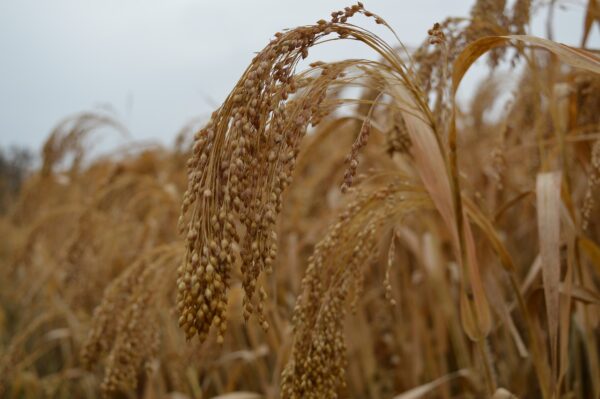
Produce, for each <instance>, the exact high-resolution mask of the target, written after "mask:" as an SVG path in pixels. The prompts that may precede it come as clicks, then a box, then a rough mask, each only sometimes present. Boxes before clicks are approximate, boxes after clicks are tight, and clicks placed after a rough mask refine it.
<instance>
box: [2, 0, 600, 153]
mask: <svg viewBox="0 0 600 399" xmlns="http://www.w3.org/2000/svg"><path fill="white" fill-rule="evenodd" d="M363 2H364V3H365V5H366V7H367V8H369V9H370V10H372V11H374V12H376V13H378V14H381V15H382V16H384V17H385V18H386V19H387V20H388V22H389V23H390V24H391V25H392V26H394V27H395V29H396V31H397V33H398V35H399V37H400V38H401V39H402V40H403V42H404V43H405V44H407V45H411V46H414V45H417V44H419V43H420V42H421V41H422V40H423V39H424V38H425V36H426V32H427V29H429V28H430V27H431V26H432V25H433V23H434V22H436V21H441V20H443V19H444V18H445V17H446V16H450V15H454V16H467V15H468V11H469V8H470V5H471V3H472V1H469V0H456V1H454V0H452V1H451V0H417V1H415V0H411V1H403V0H395V1H391V0H390V1H376V0H365V1H363ZM349 3H350V0H331V1H324V0H304V1H292V0H286V1H282V0H268V1H241V0H240V1H224V0H220V1H217V0H214V1H192V0H170V1H158V0H144V1H142V0H53V1H50V0H44V1H42V0H0V145H1V146H6V145H9V144H19V145H27V146H29V147H32V148H35V149H37V148H38V147H39V146H40V145H41V143H42V142H43V140H44V139H45V137H46V136H47V134H48V132H49V131H50V129H51V128H52V127H53V126H54V125H55V124H56V123H57V122H58V121H59V120H60V119H62V118H63V117H65V116H68V115H69V114H72V113H75V112H78V111H83V110H90V109H94V108H95V107H98V106H102V105H110V106H111V107H112V108H114V109H115V111H116V113H117V115H118V116H119V117H120V120H121V121H123V122H124V123H125V124H126V126H127V127H128V128H129V130H130V131H131V133H132V136H133V139H135V140H147V139H153V140H158V141H160V142H163V143H171V142H172V139H173V137H174V135H175V133H176V132H177V131H178V130H179V129H180V128H181V127H182V126H183V125H184V124H185V123H186V122H188V121H189V120H190V119H191V118H193V117H197V116H202V115H207V114H209V113H210V111H211V110H212V109H213V108H214V107H215V106H216V105H218V104H219V103H220V102H221V101H222V100H223V98H224V97H225V95H226V94H227V93H228V91H229V90H230V89H231V88H232V87H233V85H234V84H235V82H236V81H237V79H238V77H239V75H240V74H241V73H242V71H243V70H244V69H245V67H246V66H247V64H248V63H249V61H250V60H251V58H252V56H253V53H254V52H256V51H259V50H260V49H261V48H262V47H264V45H265V44H266V43H267V42H268V40H269V39H270V38H271V37H272V34H273V33H275V32H276V31H278V30H281V29H283V28H286V27H294V26H297V25H303V24H307V23H312V22H315V21H316V20H318V19H321V18H327V17H328V15H329V13H330V12H331V11H333V10H336V9H340V8H343V7H344V6H346V5H348V4H349ZM543 18H545V15H542V16H540V17H538V18H537V19H536V22H535V23H534V26H533V33H535V34H543ZM582 18H583V6H582V5H578V6H571V7H570V9H569V10H567V11H558V12H557V14H556V17H555V23H556V27H557V29H556V39H557V40H559V41H562V42H565V43H567V44H577V43H578V42H579V38H580V37H581V26H582ZM376 32H377V33H384V31H383V30H382V29H377V30H376ZM384 37H389V36H385V34H384ZM599 42H600V40H599V38H598V32H597V31H595V32H594V34H593V35H592V42H591V44H593V45H596V46H597V45H598V43H599ZM311 54H312V57H313V58H312V59H315V60H316V59H342V58H349V57H352V58H357V57H370V56H372V54H371V53H370V51H369V50H368V49H365V48H364V46H363V47H355V46H351V45H343V46H340V45H334V46H327V47H326V48H325V47H324V48H322V49H317V50H316V51H313V52H312V53H311ZM474 75H476V73H475V74H474ZM475 77H476V76H475Z"/></svg>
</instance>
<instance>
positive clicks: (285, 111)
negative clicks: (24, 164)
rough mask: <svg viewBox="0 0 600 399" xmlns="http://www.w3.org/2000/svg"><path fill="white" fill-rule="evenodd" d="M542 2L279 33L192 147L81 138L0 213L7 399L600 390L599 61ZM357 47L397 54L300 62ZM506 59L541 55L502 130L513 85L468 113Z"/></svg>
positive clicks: (1, 356) (89, 128)
mask: <svg viewBox="0 0 600 399" xmlns="http://www.w3.org/2000/svg"><path fill="white" fill-rule="evenodd" d="M595 7H596V6H594V5H593V1H590V2H589V5H588V12H587V15H588V16H587V19H586V21H585V23H584V38H583V44H584V45H585V43H586V38H587V36H588V35H589V32H590V29H591V28H590V26H591V25H592V24H593V21H594V18H596V17H595V11H594V10H595ZM534 9H535V8H534V7H532V4H531V2H529V1H520V0H518V1H516V2H514V3H513V5H512V7H511V8H510V9H508V8H507V7H506V4H505V3H504V2H491V1H477V2H476V4H475V6H474V8H473V10H472V13H471V17H470V18H469V19H459V18H452V19H448V20H447V21H443V22H441V23H439V24H435V25H434V26H433V28H432V29H431V30H430V31H429V35H428V37H427V40H425V41H424V43H423V44H422V45H421V46H420V47H419V48H418V49H416V50H415V51H414V52H412V53H411V54H410V55H409V54H408V53H407V50H406V49H405V48H404V46H402V45H401V43H395V44H394V45H391V44H388V43H386V42H385V41H384V40H382V39H381V37H380V36H378V35H377V34H375V33H374V32H371V31H370V30H367V29H365V28H363V27H362V26H363V25H362V24H363V22H365V21H367V23H368V22H369V21H370V22H375V24H374V25H375V26H378V28H377V29H379V28H382V29H388V30H390V31H391V32H392V34H393V35H395V33H393V30H392V28H391V27H390V26H389V25H388V24H387V23H386V22H385V20H384V19H383V18H381V17H380V16H378V15H376V14H374V13H372V12H370V11H368V10H366V9H365V8H364V6H363V5H362V4H361V3H358V4H356V5H354V6H351V7H347V8H346V9H344V10H342V11H336V12H334V13H332V15H331V18H330V19H328V20H320V21H318V22H317V23H316V24H314V25H306V26H302V27H298V28H295V29H290V30H286V31H284V32H282V33H277V34H276V35H275V37H274V38H273V39H272V41H271V42H270V43H269V44H268V45H267V46H266V47H265V48H264V49H263V50H262V51H260V52H259V53H257V55H256V56H255V57H254V59H253V60H252V62H251V63H250V66H249V67H248V68H247V70H246V71H245V72H244V73H243V75H242V77H241V78H240V80H239V82H238V83H237V84H236V86H235V87H234V88H233V90H232V92H231V94H230V95H229V96H228V97H227V99H226V100H225V102H224V103H223V105H222V106H221V107H219V108H218V109H217V110H216V111H215V112H214V113H213V114H212V117H211V118H210V121H208V123H207V124H206V125H205V126H204V127H202V128H201V129H199V131H198V132H195V126H196V125H197V124H196V122H194V123H192V124H190V125H189V126H187V127H185V128H184V129H182V132H181V134H180V136H179V137H178V139H177V141H176V143H175V146H174V148H173V149H164V148H154V147H151V148H145V149H139V150H137V151H135V150H134V151H128V152H123V153H115V154H114V155H113V156H112V157H103V158H95V159H88V160H86V158H85V157H84V156H85V155H86V153H87V152H86V138H87V137H89V136H90V135H91V134H92V133H93V131H94V130H95V129H98V128H112V129H117V130H119V131H121V130H123V129H122V128H121V125H120V124H119V123H118V122H117V121H115V120H113V119H111V118H108V117H106V116H103V115H95V114H87V113H86V114H80V115H76V116H75V117H73V118H69V119H67V120H65V121H64V122H62V123H61V124H59V125H58V127H57V128H56V129H55V130H54V131H53V133H52V134H51V135H50V138H49V139H48V141H47V144H46V145H45V146H44V149H43V152H42V157H43V162H42V167H41V168H40V169H39V170H38V171H35V172H34V173H33V174H32V175H31V176H29V178H28V179H27V181H26V182H25V184H24V186H23V188H22V190H21V192H20V195H19V197H18V199H17V200H16V201H15V202H14V203H13V204H12V206H11V209H10V210H9V211H8V212H7V213H5V214H3V215H2V216H1V217H0V234H2V237H3V240H2V242H1V243H0V303H1V304H2V307H1V308H0V396H2V397H7V398H13V397H14V398H16V397H32V398H34V397H86V398H92V397H97V396H99V395H104V396H108V397H143V398H153V397H190V398H201V397H213V396H217V395H221V396H217V397H222V398H245V397H248V398H251V397H252V398H254V397H267V398H277V397H284V398H311V397H313V398H335V397H371V398H385V397H395V398H398V399H401V398H402V399H404V398H420V397H431V398H434V397H435V398H437V397H439V398H451V397H493V398H512V397H519V398H538V397H542V398H545V399H552V398H559V397H565V398H566V397H569V398H600V379H599V378H598V375H600V361H599V359H600V352H599V346H598V345H599V340H600V332H599V324H600V312H599V305H600V289H599V284H600V277H599V276H600V274H599V273H600V223H598V220H600V207H599V206H598V201H597V194H598V190H599V187H600V186H599V184H598V181H599V179H598V176H599V173H600V172H599V171H600V166H599V165H600V164H599V159H600V155H599V154H600V151H599V148H600V146H599V145H598V143H599V142H600V133H599V128H600V116H599V115H598V112H597V109H598V104H600V91H599V90H598V88H599V87H600V80H599V79H600V78H599V77H598V73H599V72H600V60H599V59H598V57H597V56H596V55H594V53H593V52H590V51H588V50H586V49H585V48H572V47H568V46H565V45H562V44H559V43H555V42H553V41H550V40H547V39H542V38H536V37H532V36H528V35H526V32H527V30H528V29H527V25H528V23H529V17H530V15H531V13H532V12H533V10H534ZM365 17H366V19H365ZM590 21H591V22H590ZM337 40H355V41H359V42H361V43H362V44H363V45H366V46H368V47H370V48H371V49H372V50H374V52H375V57H374V58H376V59H374V60H362V59H361V60H358V59H352V60H346V61H340V62H334V63H322V62H313V63H312V64H310V66H309V67H307V68H306V69H305V70H297V67H298V65H299V64H300V62H301V60H303V59H305V58H307V57H308V56H309V52H310V50H311V48H312V47H313V46H315V45H319V44H320V43H323V42H328V41H337ZM396 47H397V48H396ZM509 49H510V51H507V50H509ZM484 55H489V57H488V58H489V60H490V65H491V67H493V66H495V65H498V64H499V63H503V62H513V63H517V62H519V63H521V65H523V70H522V72H513V74H514V76H511V78H514V79H515V80H517V81H518V83H519V84H518V85H517V86H516V89H515V91H514V93H513V94H514V95H513V100H512V101H511V102H510V103H509V104H507V105H506V107H505V108H504V109H503V110H502V111H501V112H500V113H499V115H498V116H497V118H496V120H493V121H491V120H490V119H489V118H488V117H486V116H485V115H484V114H485V113H486V112H487V110H488V109H490V108H492V107H494V105H495V104H496V102H497V98H498V96H499V94H501V93H503V92H504V91H505V90H506V89H505V86H504V84H503V82H502V80H500V79H497V78H491V79H490V80H487V81H486V82H484V83H482V85H481V87H480V88H479V89H478V91H477V93H476V94H475V95H474V96H473V102H472V104H470V105H467V106H463V105H459V104H458V103H457V102H456V101H455V96H456V93H457V91H458V88H459V86H460V83H461V81H462V79H463V77H464V76H465V75H466V74H467V73H468V71H469V70H470V68H471V66H472V64H473V63H474V62H475V61H476V60H477V59H479V58H480V57H483V56H484ZM508 55H511V58H510V60H509V59H508ZM505 58H506V60H505ZM492 72H493V69H492ZM492 76H493V75H492ZM348 87H353V88H354V87H359V88H362V89H363V92H362V94H361V95H360V96H359V97H357V98H346V97H345V96H347V95H348V93H349V92H348V91H346V90H345V89H346V88H348ZM341 106H344V107H348V106H353V107H354V108H353V109H354V112H353V113H352V114H345V115H341V114H340V113H338V112H337V109H338V108H339V107H341ZM192 135H193V138H192V137H191V136H192ZM186 169H187V176H186V174H185V172H184V170H186ZM178 215H180V217H179V223H178V225H179V226H177V217H178ZM178 227H179V229H178ZM178 230H179V231H178ZM176 269H177V271H176ZM252 316H253V317H252Z"/></svg>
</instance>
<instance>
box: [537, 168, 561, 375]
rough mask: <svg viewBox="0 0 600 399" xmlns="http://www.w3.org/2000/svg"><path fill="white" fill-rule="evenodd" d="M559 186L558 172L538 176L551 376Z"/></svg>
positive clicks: (555, 332) (557, 279)
mask: <svg viewBox="0 0 600 399" xmlns="http://www.w3.org/2000/svg"><path fill="white" fill-rule="evenodd" d="M560 184H561V174H560V172H548V173H540V174H539V175H538V177H537V181H536V194H537V219H538V236H539V242H540V255H541V259H542V281H543V285H544V297H545V300H546V315H547V318H548V330H549V336H550V350H551V360H552V371H553V375H554V377H556V372H557V354H558V352H557V349H558V347H557V345H558V327H559V319H560V307H559V305H560V304H559V301H560ZM555 381H556V380H555Z"/></svg>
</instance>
